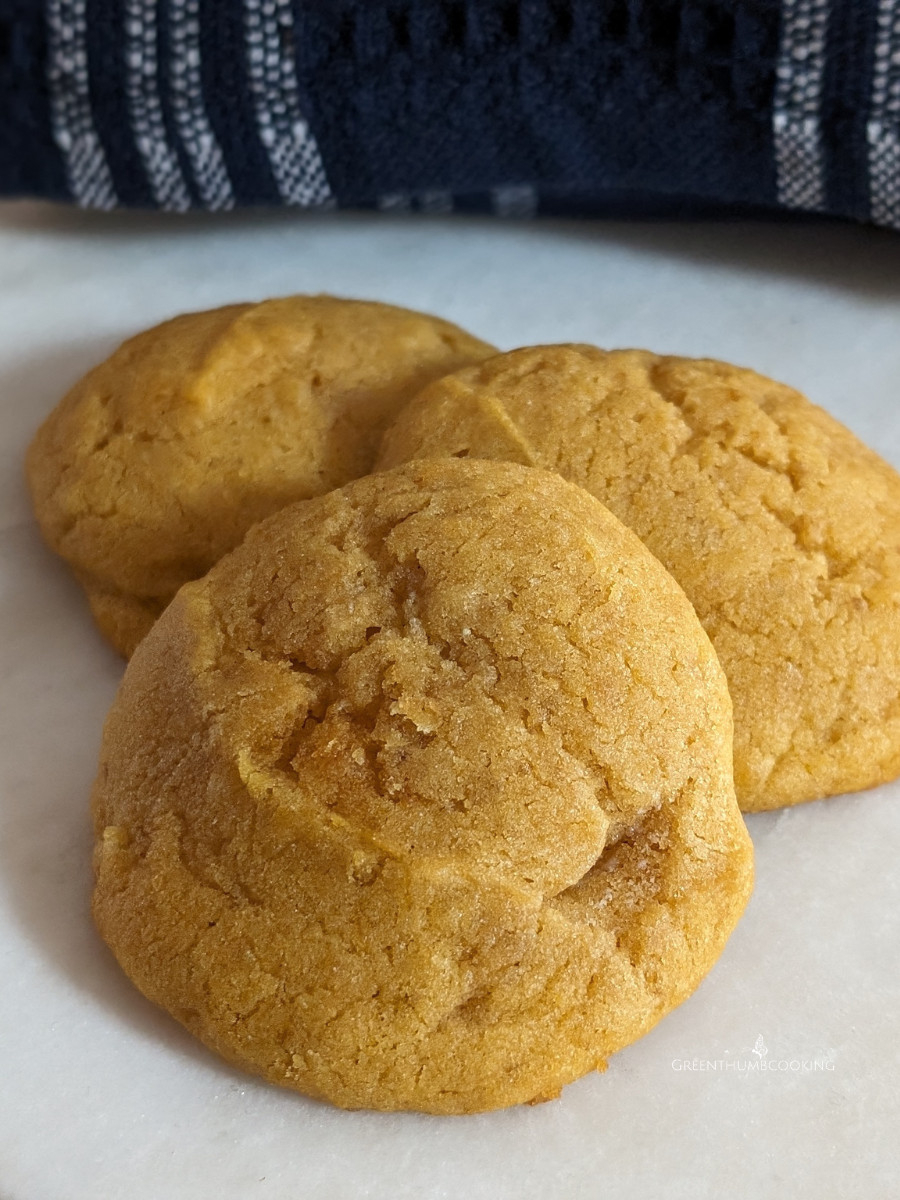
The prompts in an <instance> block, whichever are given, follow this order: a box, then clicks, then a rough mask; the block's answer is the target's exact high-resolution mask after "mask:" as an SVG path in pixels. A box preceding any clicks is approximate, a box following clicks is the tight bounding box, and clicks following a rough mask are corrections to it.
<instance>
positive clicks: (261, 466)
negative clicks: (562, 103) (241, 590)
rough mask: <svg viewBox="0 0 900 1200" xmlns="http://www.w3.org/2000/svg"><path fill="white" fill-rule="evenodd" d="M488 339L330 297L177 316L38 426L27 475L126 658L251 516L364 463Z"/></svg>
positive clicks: (313, 492)
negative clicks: (402, 417)
mask: <svg viewBox="0 0 900 1200" xmlns="http://www.w3.org/2000/svg"><path fill="white" fill-rule="evenodd" d="M490 352H491V347H489V346H487V345H486V344H485V343H484V342H480V341H478V340H477V339H476V338H473V337H470V336H469V334H467V333H464V332H463V331H462V330H461V329H458V328H457V327H456V326H455V325H451V324H449V323H448V322H447V321H442V320H439V319H438V318H437V317H432V316H428V315H426V314H424V313H417V312H411V311H409V310H407V309H403V308H393V307H391V306H390V305H386V304H375V303H370V302H366V301H359V300H338V299H335V298H333V297H330V296H290V297H288V298H286V299H282V300H267V301H265V302H264V303H262V304H235V305H231V306H229V307H227V308H219V309H214V310H212V311H210V312H200V313H189V314H187V315H186V316H181V317H176V318H175V319H174V320H172V321H166V322H165V323H164V324H163V325H158V326H156V327H155V328H153V329H148V330H146V331H145V332H144V333H140V334H138V335H137V337H133V338H131V339H130V340H129V341H127V342H125V344H124V345H123V346H121V347H120V348H119V349H118V350H117V351H116V352H115V353H114V354H113V355H112V356H111V357H110V358H108V359H107V360H106V361H105V362H103V363H101V364H100V366H98V367H96V368H94V370H93V371H91V372H90V373H89V374H88V375H86V376H85V378H84V379H82V380H81V381H80V383H77V384H76V385H75V387H74V388H73V389H72V390H71V391H70V392H69V394H68V395H67V396H66V397H65V399H64V400H63V401H62V402H61V404H60V405H59V406H58V407H57V408H56V409H55V410H54V412H53V413H51V415H50V416H49V417H48V419H47V420H46V421H45V422H44V424H43V426H42V427H41V429H40V430H39V431H38V434H37V436H36V438H35V439H34V442H33V444H32V446H31V449H30V451H29V454H28V479H29V483H30V486H31V492H32V496H33V499H34V506H35V511H36V513H37V517H38V521H39V522H40V526H41V529H42V531H43V534H44V537H45V538H46V540H47V542H48V543H49V544H50V546H51V547H52V548H53V549H54V550H55V551H56V552H57V553H58V554H61V555H62V557H63V558H65V559H66V560H67V561H68V562H69V563H70V564H71V565H72V567H73V568H74V569H75V572H76V573H77V575H78V577H79V579H80V580H81V582H82V584H83V585H84V587H85V589H86V591H87V594H88V597H89V599H90V602H91V608H92V610H93V613H94V616H95V618H96V620H97V623H98V624H99V626H100V628H101V629H102V630H103V632H104V633H105V634H106V636H107V637H108V638H109V639H110V641H112V642H113V644H114V645H115V646H116V647H117V648H118V649H119V650H120V651H121V652H122V653H123V654H125V655H126V656H127V655H129V654H130V653H131V652H132V650H133V649H134V647H135V646H136V645H137V643H138V642H139V641H140V639H141V638H142V637H143V636H144V634H145V633H146V632H147V630H148V629H149V628H150V626H151V625H152V624H153V622H154V621H155V620H156V618H157V617H158V616H159V614H160V613H161V612H162V610H163V609H164V608H165V606H166V605H167V604H168V602H169V601H170V600H171V598H172V596H174V594H175V592H176V591H177V590H178V588H179V587H180V586H181V585H182V584H183V583H185V582H187V580H189V579H196V578H198V577H199V576H201V575H203V574H204V573H205V572H206V571H207V570H208V569H209V568H210V567H211V566H212V564H213V563H214V562H216V560H217V559H219V558H220V557H221V556H222V555H223V554H224V553H225V552H226V550H230V549H231V548H232V547H233V546H236V545H237V543H238V542H239V541H240V540H241V538H242V537H243V536H244V534H245V533H246V531H247V530H248V529H249V528H250V526H251V525H252V524H254V522H256V521H259V520H261V519H262V518H263V517H266V516H268V515H269V514H270V513H272V512H276V511H277V510H278V509H279V508H281V507H282V506H283V505H285V504H288V503H290V502H291V501H294V500H301V499H306V498H307V497H309V496H318V495H321V494H322V493H323V492H327V491H330V490H331V488H334V487H339V486H340V485H341V484H344V483H346V482H347V481H348V480H350V479H355V478H356V477H357V476H358V475H362V474H364V473H365V472H366V471H368V470H369V468H370V467H371V464H372V458H373V456H374V453H375V448H376V447H377V444H378V438H379V436H380V434H381V431H382V429H383V427H384V424H385V422H386V421H387V420H388V419H389V418H390V417H392V416H394V415H395V414H396V413H397V412H398V411H399V409H400V408H402V406H403V405H404V404H405V403H406V401H407V400H408V399H409V398H410V396H412V395H413V394H414V393H415V392H416V391H418V390H419V389H420V388H421V387H422V386H423V385H424V384H426V383H428V382H429V381H430V380H432V379H435V378H437V377H438V376H440V375H443V374H444V373H445V372H447V371H452V370H456V369H457V368H458V367H461V366H465V365H466V364H468V363H471V362H475V361H477V360H478V359H481V358H484V357H485V355H487V354H488V353H490Z"/></svg>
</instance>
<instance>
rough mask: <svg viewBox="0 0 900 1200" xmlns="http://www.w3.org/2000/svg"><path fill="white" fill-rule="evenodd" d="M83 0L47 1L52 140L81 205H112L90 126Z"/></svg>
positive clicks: (103, 162) (102, 156)
mask: <svg viewBox="0 0 900 1200" xmlns="http://www.w3.org/2000/svg"><path fill="white" fill-rule="evenodd" d="M85 8H86V0H47V41H48V45H47V86H48V89H49V91H50V111H51V119H52V123H53V138H54V141H55V142H56V144H57V146H58V147H59V149H60V152H61V154H62V156H63V159H64V160H65V164H66V178H67V180H68V184H69V190H70V192H71V193H72V196H73V198H74V199H75V201H76V203H78V204H80V205H81V206H82V208H103V209H109V208H115V206H116V204H117V203H118V197H117V196H116V189H115V187H114V186H113V180H112V174H111V173H110V169H109V163H108V162H107V161H106V154H105V153H104V150H103V146H102V144H101V142H100V138H99V136H98V134H97V130H96V129H95V128H94V116H93V112H92V111H91V94H90V83H89V78H88V57H87V21H86V18H85Z"/></svg>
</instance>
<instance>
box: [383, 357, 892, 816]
mask: <svg viewBox="0 0 900 1200" xmlns="http://www.w3.org/2000/svg"><path fill="white" fill-rule="evenodd" d="M443 454H451V455H452V454H456V455H459V454H471V455H473V456H475V457H480V458H500V459H511V460H513V461H519V462H523V463H531V464H536V465H538V466H543V467H548V468H551V469H553V470H555V471H559V472H560V473H561V474H562V475H564V476H565V477H566V478H567V479H570V480H572V481H574V482H575V483H578V484H580V485H581V486H582V487H585V488H587V490H588V491H590V492H592V493H593V495H595V496H597V497H598V498H599V499H600V500H602V501H603V503H604V504H606V505H608V506H609V508H610V509H611V510H612V511H613V512H614V513H615V514H616V516H617V517H619V519H620V520H622V521H624V522H625V524H626V525H628V526H629V527H630V528H631V529H633V530H634V531H635V532H636V533H637V534H638V536H639V537H640V538H641V539H642V541H643V542H644V543H645V544H646V545H647V546H648V547H649V548H650V549H651V550H652V551H653V553H654V554H655V555H656V556H657V558H659V560H660V561H661V562H662V563H663V564H664V565H665V566H666V567H668V569H669V570H670V571H671V572H672V574H673V575H674V576H675V578H676V579H677V580H678V582H679V583H680V584H681V586H682V587H683V588H684V590H685V592H686V593H687V595H688V598H689V599H690V601H691V603H692V604H693V605H694V608H695V609H696V610H697V613H698V615H699V617H700V619H701V621H702V622H703V625H704V627H705V629H706V632H707V633H708V634H709V636H710V638H711V639H712V642H713V645H714V646H715V648H716V651H717V652H718V655H719V659H720V660H721V663H722V666H723V667H724V668H725V674H726V675H727V676H728V682H729V685H730V688H731V696H732V701H733V703H734V721H735V747H734V770H735V784H736V788H737V795H738V799H739V801H740V803H741V807H742V808H744V809H745V810H756V809H767V808H776V807H779V806H780V805H785V804H796V803H798V802H800V801H803V800H812V799H815V798H816V797H820V796H826V795H830V794H834V793H838V792H845V791H852V790H855V789H859V788H865V787H870V786H872V785H874V784H877V783H882V782H884V781H886V780H889V779H893V778H895V777H896V776H897V775H898V774H900V476H898V475H897V474H896V472H895V471H893V470H892V469H891V467H889V466H888V465H887V463H885V462H883V461H882V460H881V459H880V458H879V457H878V456H877V455H876V454H874V453H873V452H872V451H871V450H869V449H867V448H866V447H865V446H864V445H862V443H861V442H859V441H858V440H857V439H856V438H855V437H854V436H853V434H851V433H850V432H849V430H847V429H845V428H844V426H842V425H840V424H839V423H838V422H837V421H835V420H834V419H833V418H832V417H830V416H829V415H828V414H827V413H825V412H823V411H822V409H820V408H817V407H815V406H814V405H812V404H810V403H809V401H808V400H807V399H806V398H805V397H804V396H802V395H800V393H799V392H796V391H794V390H793V389H792V388H790V387H786V386H785V385H784V384H780V383H775V382H774V381H773V380H771V379H766V378H765V377H763V376H762V375H757V374H756V373H755V372H753V371H748V370H742V369H741V368H739V367H733V366H729V365H728V364H727V363H721V362H713V361H710V360H705V359H697V360H694V359H685V358H661V357H658V356H656V355H654V354H649V353H647V352H644V351H639V350H617V351H611V352H606V351H602V350H598V349H596V348H595V347H592V346H545V347H534V348H530V349H524V350H516V351H513V352H512V353H510V354H505V355H499V356H497V357H494V358H492V359H489V360H488V361H486V362H485V363H484V365H483V366H480V367H473V368H471V369H468V370H463V371H461V372H459V373H458V374H456V375H454V376H452V377H449V378H447V379H444V380H442V381H439V382H437V383H435V384H433V385H431V386H430V387H428V388H426V389H425V390H424V391H423V393H422V394H421V395H420V396H419V397H418V398H417V399H416V400H415V401H414V402H413V404H412V405H411V406H410V408H409V409H408V410H407V411H406V412H405V413H403V414H402V415H401V416H400V417H399V418H398V420H397V422H396V423H395V425H394V426H393V428H391V429H390V430H389V431H388V433H387V434H386V436H385V440H384V444H383V452H382V456H381V460H380V464H381V466H383V467H387V466H392V465H394V464H396V463H399V462H403V461H405V460H406V459H412V458H421V457H425V456H433V455H443Z"/></svg>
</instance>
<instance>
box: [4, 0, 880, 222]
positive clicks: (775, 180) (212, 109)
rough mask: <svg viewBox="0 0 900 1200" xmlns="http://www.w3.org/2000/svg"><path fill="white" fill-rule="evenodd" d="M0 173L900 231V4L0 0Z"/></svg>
mask: <svg viewBox="0 0 900 1200" xmlns="http://www.w3.org/2000/svg"><path fill="white" fill-rule="evenodd" d="M0 193H3V194H7V195H28V196H42V197H47V198H53V199H59V200H71V201H74V202H75V203H77V204H80V205H84V206H87V207H93V208H114V207H116V206H131V207H146V208H165V209H172V210H176V211H183V210H187V209H192V208H201V209H227V208H232V207H234V206H238V205H278V204H292V205H299V206H301V207H314V206H329V205H340V206H353V207H377V208H381V209H387V210H392V209H397V210H404V209H410V208H411V209H417V210H422V211H427V212H449V211H451V210H459V211H468V212H494V213H497V214H501V215H509V216H516V215H521V216H525V215H531V214H533V213H549V214H567V215H575V214H585V215H594V214H598V213H605V212H630V213H634V212H636V213H657V214H664V213H672V214H677V213H682V212H690V213H697V212H715V211H719V212H753V211H769V212H774V211H778V210H793V211H796V212H806V213H828V214H832V215H837V216H843V217H849V218H853V219H856V220H861V221H873V222H875V223H876V224H879V225H883V226H887V227H890V228H894V229H900V0H831V2H829V0H328V2H326V0H319V2H317V3H312V2H310V0H0Z"/></svg>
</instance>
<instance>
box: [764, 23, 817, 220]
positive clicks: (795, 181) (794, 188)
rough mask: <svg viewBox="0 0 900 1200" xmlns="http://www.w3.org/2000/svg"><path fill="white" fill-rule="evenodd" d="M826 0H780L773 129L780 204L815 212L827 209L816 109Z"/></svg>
mask: <svg viewBox="0 0 900 1200" xmlns="http://www.w3.org/2000/svg"><path fill="white" fill-rule="evenodd" d="M828 2H829V0H783V3H782V6H781V38H780V43H779V48H778V61H777V64H776V76H775V102H774V106H773V112H772V132H773V135H774V141H775V169H776V173H777V186H778V202H779V203H780V204H783V205H785V207H787V208H800V209H806V210H807V211H809V212H818V211H820V210H822V209H823V208H824V207H825V163H824V158H823V154H822V134H821V128H820V112H819V110H820V107H821V103H822V83H823V80H824V76H825V63H826V58H827V41H828Z"/></svg>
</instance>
